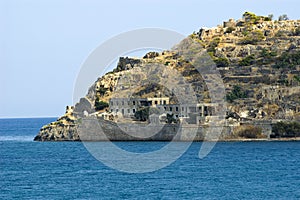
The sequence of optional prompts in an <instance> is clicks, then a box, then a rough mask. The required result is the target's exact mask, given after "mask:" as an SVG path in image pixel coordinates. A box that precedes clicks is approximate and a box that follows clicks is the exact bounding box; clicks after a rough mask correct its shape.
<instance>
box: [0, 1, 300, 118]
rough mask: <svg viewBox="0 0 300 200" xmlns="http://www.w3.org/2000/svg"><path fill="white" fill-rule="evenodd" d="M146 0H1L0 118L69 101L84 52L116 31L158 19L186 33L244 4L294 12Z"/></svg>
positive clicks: (276, 4) (38, 113)
mask: <svg viewBox="0 0 300 200" xmlns="http://www.w3.org/2000/svg"><path fill="white" fill-rule="evenodd" d="M151 2H152V3H149V1H143V2H140V1H137V0H132V1H128V2H122V1H114V2H98V1H94V0H90V1H85V2H79V1H75V2H74V1H71V0H67V1H63V2H60V1H43V2H38V1H33V0H27V1H23V2H19V1H17V0H13V1H9V2H6V1H4V0H0V5H1V8H0V9H2V12H0V13H1V14H0V16H1V17H0V24H2V27H4V29H3V30H2V32H1V33H0V34H1V41H0V44H1V46H0V51H1V53H0V65H1V66H2V67H1V68H0V74H1V75H0V76H1V78H0V80H1V84H0V91H1V97H2V98H1V100H0V105H1V110H0V119H15V118H58V117H59V116H61V115H63V114H64V113H65V107H66V106H67V105H74V102H73V98H72V97H73V90H74V83H75V81H76V78H77V75H78V73H79V70H80V68H81V65H82V64H83V62H84V61H85V59H86V58H87V57H88V56H89V54H90V53H91V52H92V51H93V50H94V49H95V48H97V47H98V46H99V44H102V43H103V42H105V41H106V40H107V39H110V38H112V37H113V36H115V35H118V34H119V33H123V32H126V31H130V30H134V29H138V28H145V27H158V28H165V29H169V30H174V31H177V32H179V33H182V34H184V35H186V36H188V35H189V34H191V33H193V32H194V31H198V30H199V29H200V28H201V27H216V26H217V25H218V24H221V23H222V22H223V21H226V20H228V19H230V18H234V19H235V20H237V19H240V18H241V17H242V14H243V13H244V12H245V11H249V12H253V13H255V14H258V15H264V16H267V15H268V14H273V15H274V19H277V18H278V16H280V15H282V14H287V15H288V17H289V18H290V19H294V20H296V19H300V14H299V13H298V12H297V11H296V10H295V9H294V8H295V7H296V6H297V5H296V4H299V3H298V2H296V1H295V0H289V1H285V2H284V4H282V2H281V1H279V0H275V1H267V2H259V1H258V0H255V1H247V2H239V1H236V0H230V1H226V2H219V1H215V2H216V3H212V2H211V1H210V2H199V1H194V0H190V1H188V2H180V1H175V2H174V1H164V2H159V5H160V6H157V3H158V1H154V3H153V1H151ZM116 3H117V4H119V6H115V5H116ZM125 7H126V9H124V8H125ZM145 7H146V8H147V9H146V10H145V9H144V8H145ZM225 7H226V9H224V8H225ZM230 9H231V11H230ZM125 11H126V12H125ZM154 11H155V12H154ZM178 11H179V12H178ZM201 11H202V12H201ZM120 13H126V15H121V14H120ZM153 13H155V14H153ZM178 13H180V14H178ZM212 13H214V14H212ZM116 59H117V58H116ZM3 66H5V67H3ZM99 76H100V74H99ZM92 81H93V82H94V81H95V80H92ZM87 89H88V88H87ZM49 116H50V117H49ZM53 116H55V117H53ZM56 116H58V117H56Z"/></svg>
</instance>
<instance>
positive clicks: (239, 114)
mask: <svg viewBox="0 0 300 200" xmlns="http://www.w3.org/2000/svg"><path fill="white" fill-rule="evenodd" d="M188 38H189V39H191V40H193V41H194V42H196V43H197V44H199V45H201V47H202V48H203V49H204V50H205V51H206V52H207V54H208V55H209V56H210V58H211V60H213V61H214V63H215V65H216V69H217V70H218V71H219V73H220V75H221V78H222V81H223V83H224V86H225V91H226V95H225V97H226V102H227V106H226V116H224V122H223V126H222V127H223V129H222V134H221V136H220V139H221V140H243V139H253V138H254V139H276V138H296V137H300V20H289V19H288V18H287V17H280V19H279V20H273V19H272V16H257V15H255V14H253V13H250V12H246V13H244V14H243V17H242V19H239V20H234V19H230V20H228V21H225V22H223V24H222V25H218V26H217V27H215V28H201V29H200V30H199V31H197V32H194V33H193V34H191V35H189V36H188ZM190 48H191V49H192V47H190ZM155 63H158V64H160V65H162V66H164V67H166V68H168V67H169V68H172V69H176V70H177V71H178V72H179V73H180V74H181V76H182V77H184V79H185V80H186V82H188V83H191V85H192V89H193V91H194V92H195V95H196V96H197V99H198V102H197V103H196V104H195V105H193V106H189V105H183V104H180V103H179V99H178V96H176V95H175V94H174V92H173V91H170V90H168V88H166V87H163V85H160V84H147V85H139V86H138V87H136V88H135V90H134V91H131V88H130V86H128V85H126V83H122V81H121V80H122V79H124V77H126V76H128V74H131V75H136V76H137V75H138V72H137V71H138V69H139V68H143V67H144V68H145V67H147V66H148V65H154V64H155ZM147 78H149V77H145V79H147ZM140 79H143V78H140ZM179 82H180V81H179ZM179 82H178V83H179ZM179 84H180V83H179ZM181 88H183V86H182V87H181ZM124 91H127V92H128V91H131V92H130V97H128V96H126V95H125V96H124V95H123V96H122V95H121V94H122V92H124ZM216 106H217V105H215V104H214V103H213V102H211V100H210V94H209V91H208V88H207V85H206V83H205V81H204V80H203V77H201V75H200V74H199V73H196V72H195V68H194V67H193V65H192V64H191V62H188V61H186V60H185V59H184V58H183V57H182V56H181V55H180V54H178V53H177V52H176V51H173V50H166V51H163V52H160V53H158V52H149V53H147V54H146V55H145V56H144V57H143V58H129V57H121V58H120V59H119V62H118V64H117V67H116V68H115V69H114V70H113V71H112V72H109V73H107V74H105V75H104V76H102V77H100V78H98V80H96V81H95V83H94V84H93V85H92V86H91V87H90V88H89V90H88V93H87V95H86V96H85V97H83V98H82V99H81V100H80V102H79V103H77V104H76V105H74V106H67V108H66V113H65V115H64V116H62V117H60V118H58V120H57V121H55V122H52V123H50V124H48V125H45V126H43V127H42V128H41V130H40V132H39V133H38V135H37V136H36V137H35V138H34V140H35V141H80V140H83V138H81V137H82V135H80V134H79V133H78V125H79V124H80V123H81V117H82V116H83V115H84V116H91V117H93V118H94V119H97V120H98V121H99V124H100V125H101V128H102V129H103V131H104V132H105V133H107V138H108V139H109V140H122V141H130V140H151V141H152V140H163V141H170V140H172V139H174V138H173V137H174V133H175V132H177V130H178V129H179V127H180V126H179V124H182V123H183V122H184V124H187V125H189V126H190V127H194V128H195V129H196V132H197V133H196V136H195V138H194V139H195V140H197V141H201V140H203V139H204V137H205V135H206V134H208V132H207V126H208V122H209V121H210V120H211V119H213V118H214V116H215V114H216V113H215V110H216V109H215V108H216ZM80 113H81V114H80ZM150 121H152V122H153V121H156V123H157V124H160V125H161V129H160V131H159V132H158V133H157V134H156V135H154V136H151V137H149V138H147V139H145V138H142V139H141V138H139V137H138V136H132V135H128V134H126V131H125V130H127V131H130V130H131V129H130V128H131V125H136V124H138V125H139V126H140V127H142V128H143V127H146V126H148V124H149V122H150ZM120 124H121V126H122V125H124V124H127V125H124V126H123V128H119V125H120ZM150 128H151V127H150ZM135 130H139V131H138V132H139V133H141V130H143V129H141V130H140V129H135ZM84 137H86V138H85V139H86V140H93V138H89V136H86V135H85V136H84ZM98 139H99V140H102V139H103V138H101V137H100V138H98ZM98 139H97V140H98ZM103 140H104V139H103ZM177 140H183V141H184V140H189V137H179V138H177Z"/></svg>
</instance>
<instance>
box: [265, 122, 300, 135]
mask: <svg viewBox="0 0 300 200" xmlns="http://www.w3.org/2000/svg"><path fill="white" fill-rule="evenodd" d="M271 137H272V138H280V137H300V123H299V122H277V123H276V124H274V125H273V126H272V135H271Z"/></svg>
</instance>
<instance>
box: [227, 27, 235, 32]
mask: <svg viewBox="0 0 300 200" xmlns="http://www.w3.org/2000/svg"><path fill="white" fill-rule="evenodd" d="M233 31H235V28H234V27H228V28H227V29H226V31H225V33H232V32H233Z"/></svg>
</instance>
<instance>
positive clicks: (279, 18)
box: [278, 14, 289, 21]
mask: <svg viewBox="0 0 300 200" xmlns="http://www.w3.org/2000/svg"><path fill="white" fill-rule="evenodd" d="M286 20H289V18H288V16H287V15H286V14H283V15H280V16H279V17H278V21H286Z"/></svg>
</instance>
